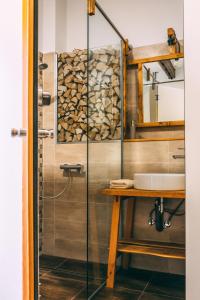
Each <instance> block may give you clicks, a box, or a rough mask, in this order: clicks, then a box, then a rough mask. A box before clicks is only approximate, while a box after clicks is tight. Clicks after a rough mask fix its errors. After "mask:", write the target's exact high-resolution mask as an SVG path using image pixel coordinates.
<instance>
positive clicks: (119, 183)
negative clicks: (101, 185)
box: [110, 179, 134, 189]
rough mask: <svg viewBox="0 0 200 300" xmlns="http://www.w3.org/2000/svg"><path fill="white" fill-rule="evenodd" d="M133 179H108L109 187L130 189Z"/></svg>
mask: <svg viewBox="0 0 200 300" xmlns="http://www.w3.org/2000/svg"><path fill="white" fill-rule="evenodd" d="M133 184H134V180H130V179H118V180H111V181H110V188H111V189H130V188H132V187H133Z"/></svg>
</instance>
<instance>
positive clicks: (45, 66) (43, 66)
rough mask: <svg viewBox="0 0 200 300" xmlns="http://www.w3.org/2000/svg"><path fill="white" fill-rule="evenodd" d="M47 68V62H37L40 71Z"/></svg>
mask: <svg viewBox="0 0 200 300" xmlns="http://www.w3.org/2000/svg"><path fill="white" fill-rule="evenodd" d="M47 68H48V65H47V64H45V63H42V64H39V70H40V71H43V70H46V69H47Z"/></svg>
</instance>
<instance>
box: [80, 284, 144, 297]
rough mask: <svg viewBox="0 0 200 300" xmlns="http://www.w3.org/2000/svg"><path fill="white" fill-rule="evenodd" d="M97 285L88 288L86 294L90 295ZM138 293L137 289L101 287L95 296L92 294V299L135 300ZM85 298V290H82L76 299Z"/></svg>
mask: <svg viewBox="0 0 200 300" xmlns="http://www.w3.org/2000/svg"><path fill="white" fill-rule="evenodd" d="M97 288H98V287H97V286H96V287H93V290H91V288H90V289H89V293H88V296H91V294H92V292H94V291H95V290H96V289H97ZM139 295H140V292H139V291H129V290H123V289H116V288H115V289H107V288H103V289H102V290H101V291H100V292H99V293H98V294H97V295H96V296H94V298H93V299H94V300H105V299H106V300H137V299H138V297H139ZM85 299H87V290H84V291H83V292H82V293H80V294H79V295H78V297H77V298H76V300H85Z"/></svg>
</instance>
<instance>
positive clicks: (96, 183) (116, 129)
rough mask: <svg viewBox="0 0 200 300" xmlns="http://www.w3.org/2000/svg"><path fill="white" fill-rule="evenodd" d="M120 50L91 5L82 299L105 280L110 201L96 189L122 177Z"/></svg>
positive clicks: (110, 26)
mask: <svg viewBox="0 0 200 300" xmlns="http://www.w3.org/2000/svg"><path fill="white" fill-rule="evenodd" d="M123 46H124V42H123V40H122V38H121V36H120V35H119V33H118V31H117V30H116V28H115V26H114V25H113V23H112V22H111V21H110V19H109V18H108V17H107V15H106V14H105V12H104V11H103V9H102V8H101V7H100V6H99V5H98V3H96V9H95V14H94V15H92V16H88V123H87V126H88V128H87V130H88V139H87V157H88V159H87V166H88V174H87V176H88V177H87V187H88V193H87V196H88V199H87V204H88V233H87V239H88V247H87V260H88V278H87V281H88V297H91V295H94V294H95V293H96V292H97V291H98V290H99V289H101V287H102V286H104V285H105V284H106V277H107V274H106V272H107V261H108V247H109V233H110V222H111V208H112V201H111V199H110V198H109V197H106V196H105V195H103V194H102V190H103V189H104V188H106V187H109V182H110V180H113V179H120V178H122V177H123V174H122V165H123V164H122V157H123V144H122V141H123V135H124V133H123V131H124V128H123V124H124V115H123V95H124V82H123V63H124V60H123V59H124V56H123Z"/></svg>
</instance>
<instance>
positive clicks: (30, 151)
mask: <svg viewBox="0 0 200 300" xmlns="http://www.w3.org/2000/svg"><path fill="white" fill-rule="evenodd" d="M35 5H36V1H35V0H22V55H23V82H22V84H23V128H26V129H27V137H26V138H25V139H24V140H23V175H22V176H23V179H22V183H23V187H22V190H23V192H22V264H23V266H22V272H23V274H22V289H23V290H22V294H23V300H33V299H37V298H35V296H36V295H35V291H34V286H35V284H34V283H35V270H34V260H35V251H34V247H35V243H34V215H35V213H34V165H35V162H34V147H33V145H34V58H35V57H34V53H35V51H34V26H35V25H34V21H35V14H34V12H35Z"/></svg>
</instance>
